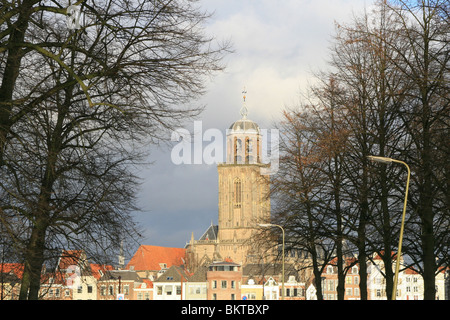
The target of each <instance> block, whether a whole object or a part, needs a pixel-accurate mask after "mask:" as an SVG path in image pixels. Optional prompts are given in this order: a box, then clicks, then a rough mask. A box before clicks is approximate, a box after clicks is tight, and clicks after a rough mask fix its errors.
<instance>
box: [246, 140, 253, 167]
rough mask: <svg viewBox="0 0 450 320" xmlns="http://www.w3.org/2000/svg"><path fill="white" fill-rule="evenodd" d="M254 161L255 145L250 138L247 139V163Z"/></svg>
mask: <svg viewBox="0 0 450 320" xmlns="http://www.w3.org/2000/svg"><path fill="white" fill-rule="evenodd" d="M252 161H253V144H252V140H250V138H248V137H247V138H245V163H251V162H252Z"/></svg>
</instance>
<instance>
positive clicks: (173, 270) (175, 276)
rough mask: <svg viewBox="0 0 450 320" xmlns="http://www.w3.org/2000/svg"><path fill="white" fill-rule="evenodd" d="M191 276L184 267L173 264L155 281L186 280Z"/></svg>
mask: <svg viewBox="0 0 450 320" xmlns="http://www.w3.org/2000/svg"><path fill="white" fill-rule="evenodd" d="M182 277H183V278H182ZM189 278H190V275H189V274H188V273H187V272H186V270H185V269H184V268H183V267H179V266H171V267H170V268H169V269H167V271H166V272H164V273H163V274H162V275H160V276H159V277H158V279H156V280H154V281H153V282H181V281H184V282H185V281H188V280H189Z"/></svg>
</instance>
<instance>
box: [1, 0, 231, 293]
mask: <svg viewBox="0 0 450 320" xmlns="http://www.w3.org/2000/svg"><path fill="white" fill-rule="evenodd" d="M69 4H70V3H67V4H61V3H55V2H52V1H48V2H43V1H39V2H38V1H24V2H21V3H13V4H9V3H6V5H5V6H4V7H2V9H1V10H3V13H4V15H2V20H1V22H2V23H1V27H2V28H1V29H0V30H1V33H0V35H1V37H0V39H1V41H2V46H1V50H0V68H1V69H0V70H2V75H3V78H2V83H1V88H0V93H1V94H0V109H1V115H2V116H1V123H0V132H1V133H0V142H1V143H0V149H1V150H0V151H1V166H0V170H1V171H2V172H1V173H2V175H1V178H0V187H1V188H0V210H1V211H0V219H1V220H0V221H1V223H2V225H3V226H4V229H5V230H6V232H5V233H4V234H7V235H8V237H10V239H13V241H14V242H15V247H16V250H18V252H19V253H20V254H21V255H22V258H23V262H24V266H25V268H24V273H23V279H22V285H21V293H20V298H21V299H37V298H38V291H39V285H40V273H41V269H42V265H43V263H44V261H46V260H48V259H51V258H52V257H54V256H55V255H57V254H59V253H60V250H61V248H64V247H67V248H74V249H83V250H85V251H87V253H88V255H90V258H92V259H95V258H98V254H99V252H109V253H110V252H111V249H113V248H112V247H113V246H114V244H118V243H119V240H120V239H124V238H126V237H134V236H135V235H136V231H137V230H136V228H135V226H134V225H133V222H132V219H131V212H132V211H133V210H134V209H135V205H134V195H135V192H136V188H137V187H138V184H137V182H138V180H137V177H136V176H134V175H133V174H132V166H135V165H139V164H141V163H142V161H143V159H144V156H145V155H146V153H145V152H144V149H143V147H144V146H148V144H149V143H155V142H158V141H160V140H161V139H164V138H167V137H168V136H170V135H167V133H168V131H169V130H170V129H171V128H173V127H174V126H176V125H179V124H180V122H181V121H183V120H186V119H187V118H189V117H192V116H194V115H196V114H198V112H199V111H201V108H196V107H194V108H192V107H190V108H186V104H187V103H189V102H191V101H192V100H194V99H195V98H197V97H198V96H199V95H200V94H201V93H202V92H203V84H204V80H205V76H207V75H209V74H211V72H213V71H218V70H221V69H222V66H220V65H219V62H220V58H221V56H222V54H223V53H224V51H225V49H226V48H225V47H223V46H219V47H218V48H216V49H214V48H213V47H212V39H211V38H208V37H206V36H205V35H204V33H203V32H202V30H201V24H202V23H203V22H204V20H205V19H206V18H207V17H208V16H207V15H206V14H203V13H202V12H200V10H199V8H198V7H196V6H195V2H194V1H113V0H111V1H103V2H101V3H98V2H90V1H85V2H81V3H80V7H79V9H80V11H81V12H82V20H81V21H80V29H74V30H70V29H68V28H67V25H66V22H67V21H66V19H67V15H66V12H67V10H66V9H67V7H68V6H69Z"/></svg>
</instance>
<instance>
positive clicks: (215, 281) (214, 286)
mask: <svg viewBox="0 0 450 320" xmlns="http://www.w3.org/2000/svg"><path fill="white" fill-rule="evenodd" d="M212 288H213V289H217V280H213V281H212Z"/></svg>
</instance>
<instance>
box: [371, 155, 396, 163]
mask: <svg viewBox="0 0 450 320" xmlns="http://www.w3.org/2000/svg"><path fill="white" fill-rule="evenodd" d="M367 158H368V159H369V160H370V161H374V162H381V163H391V162H392V159H391V158H386V157H375V156H368V157H367Z"/></svg>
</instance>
